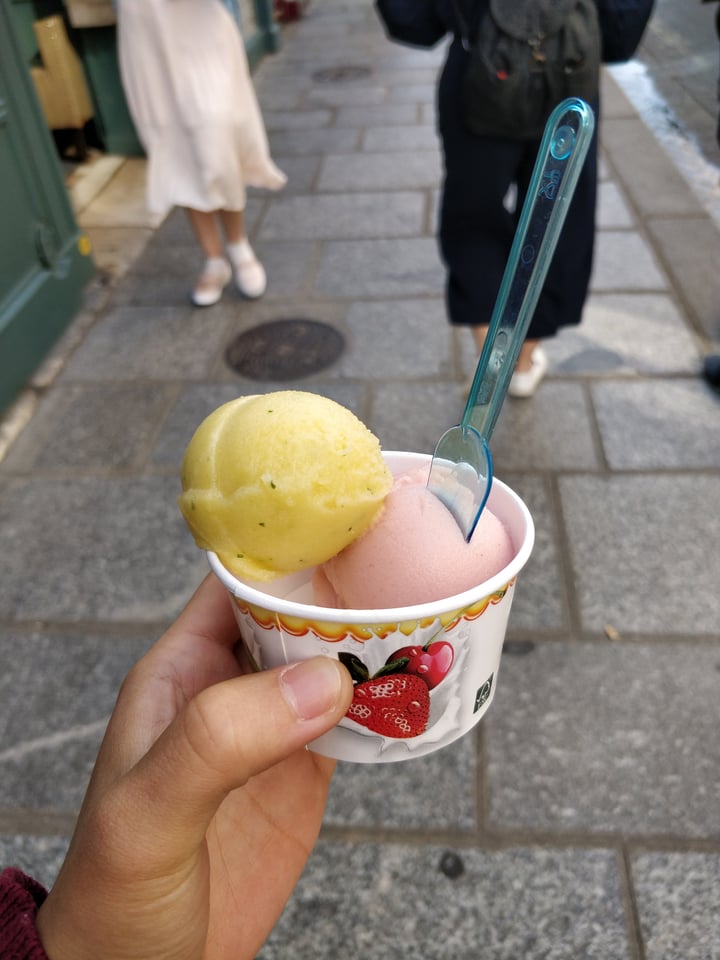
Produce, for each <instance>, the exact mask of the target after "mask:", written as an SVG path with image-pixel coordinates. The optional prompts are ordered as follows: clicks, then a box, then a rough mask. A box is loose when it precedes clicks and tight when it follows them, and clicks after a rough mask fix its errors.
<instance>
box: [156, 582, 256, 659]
mask: <svg viewBox="0 0 720 960" xmlns="http://www.w3.org/2000/svg"><path fill="white" fill-rule="evenodd" d="M186 637H191V638H192V640H193V642H194V643H197V641H198V640H206V641H210V642H211V643H215V644H220V645H222V646H226V647H230V648H232V647H233V646H234V645H235V643H237V639H238V628H237V624H236V622H235V617H234V616H233V612H232V605H231V601H230V598H229V596H228V593H227V590H226V589H225V587H224V586H223V585H222V584H221V583H220V581H219V580H218V578H217V577H216V576H215V574H214V573H209V574H208V575H207V576H206V577H205V579H204V580H203V582H202V583H201V584H200V586H199V587H198V588H197V590H196V591H195V593H194V594H193V595H192V597H191V598H190V600H189V602H188V604H187V606H186V607H185V609H184V610H183V611H182V613H181V614H180V616H179V617H178V618H177V620H176V621H175V623H174V624H173V625H172V626H171V627H170V629H169V630H168V631H167V633H166V634H165V635H164V636H163V637H162V639H161V640H160V641H159V642H158V644H157V647H158V648H161V649H164V648H165V647H166V646H170V645H174V644H176V643H177V642H178V640H181V641H182V642H184V640H183V638H186Z"/></svg>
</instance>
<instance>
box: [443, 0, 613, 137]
mask: <svg viewBox="0 0 720 960" xmlns="http://www.w3.org/2000/svg"><path fill="white" fill-rule="evenodd" d="M465 2H466V3H467V0H465ZM460 3H461V0H453V6H454V8H455V16H456V19H457V22H458V26H459V28H460V36H461V38H462V43H463V46H464V47H465V49H466V50H468V52H469V56H468V59H467V67H466V70H465V74H464V78H463V89H462V98H463V100H462V110H463V117H464V120H465V125H466V127H467V128H468V129H469V130H470V131H471V132H472V133H475V134H478V135H479V136H489V137H499V138H509V139H512V140H534V139H538V138H539V137H541V136H542V133H543V130H544V127H545V122H546V121H547V118H548V117H549V116H550V114H551V112H552V110H553V108H554V107H555V106H556V105H557V104H558V103H560V101H561V100H564V99H565V98H566V97H581V98H582V99H583V100H593V99H594V98H595V97H596V96H597V92H598V84H599V74H600V56H601V38H600V27H599V24H598V13H597V8H596V6H595V2H594V0H488V5H487V11H486V12H485V14H484V15H483V16H482V17H481V19H480V22H479V24H477V25H476V27H475V29H474V31H473V30H472V29H471V27H470V26H469V25H468V19H467V18H466V15H465V13H464V11H463V9H462V8H461V6H460ZM471 6H473V4H471Z"/></svg>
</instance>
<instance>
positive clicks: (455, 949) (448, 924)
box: [258, 842, 632, 960]
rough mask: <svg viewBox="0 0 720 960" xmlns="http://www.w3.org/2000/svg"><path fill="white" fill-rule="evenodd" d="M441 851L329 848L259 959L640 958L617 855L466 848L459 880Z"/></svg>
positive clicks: (320, 853) (320, 851)
mask: <svg viewBox="0 0 720 960" xmlns="http://www.w3.org/2000/svg"><path fill="white" fill-rule="evenodd" d="M444 852H445V851H444V849H443V848H442V847H436V846H423V847H421V848H414V847H410V846H404V845H402V844H401V843H400V844H398V843H397V842H394V843H385V844H363V843H354V844H350V843H330V842H322V843H320V845H319V846H318V847H317V848H316V850H315V852H314V853H313V855H312V857H311V859H310V863H309V866H308V869H307V871H306V873H305V874H304V875H303V877H302V879H301V881H300V884H299V885H298V888H297V890H296V892H295V894H294V896H293V897H292V899H291V900H290V903H289V905H288V907H287V909H286V911H285V913H284V915H283V917H282V918H281V920H280V924H279V926H278V927H277V928H276V930H275V931H274V933H273V934H272V935H271V937H270V939H269V940H268V942H267V944H266V945H265V946H264V947H263V949H262V950H261V951H260V953H259V954H258V960H276V958H277V960H280V958H285V957H287V956H288V953H287V950H288V944H292V955H293V957H298V958H302V960H306V958H307V960H309V958H314V960H325V958H327V960H331V958H332V960H335V958H337V957H340V956H348V957H361V956H362V957H372V958H377V960H380V958H385V957H395V956H399V957H407V958H408V960H410V958H413V960H415V958H417V960H420V958H422V960H446V958H447V957H453V958H454V960H477V958H478V957H482V958H483V960H518V958H520V957H542V958H543V960H578V958H579V957H583V958H587V960H607V958H608V957H612V958H613V960H631V958H632V954H631V953H630V952H629V950H628V946H627V941H626V931H625V917H624V915H623V907H622V901H621V891H620V881H619V876H618V865H617V861H616V857H615V854H614V853H613V852H612V851H607V850H540V849H523V848H519V849H514V850H501V851H496V852H487V851H480V850H475V849H463V850H460V851H457V852H458V853H459V855H460V857H461V858H462V863H463V867H464V870H463V873H462V874H461V875H460V876H459V877H457V878H456V879H451V878H450V877H447V876H445V875H444V874H443V873H442V872H441V871H440V869H439V863H440V860H441V857H442V856H443V853H444ZM340 877H342V878H344V882H338V880H339V878H340Z"/></svg>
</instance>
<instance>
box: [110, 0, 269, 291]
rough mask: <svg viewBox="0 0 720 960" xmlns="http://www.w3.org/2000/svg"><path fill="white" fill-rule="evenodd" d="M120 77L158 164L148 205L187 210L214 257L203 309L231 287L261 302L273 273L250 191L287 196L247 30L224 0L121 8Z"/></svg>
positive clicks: (161, 210)
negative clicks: (259, 246) (260, 250)
mask: <svg viewBox="0 0 720 960" xmlns="http://www.w3.org/2000/svg"><path fill="white" fill-rule="evenodd" d="M117 6H118V51H119V60H120V72H121V77H122V82H123V88H124V90H125V96H126V99H127V102H128V108H129V110H130V114H131V116H132V119H133V122H134V124H135V128H136V130H137V133H138V136H139V138H140V141H141V142H142V145H143V147H144V148H145V151H146V154H147V158H148V181H147V205H148V209H149V210H150V211H151V212H152V213H157V214H160V215H165V214H167V213H168V211H169V210H170V209H171V208H172V207H175V206H178V207H183V208H184V209H185V210H186V212H187V215H188V217H189V219H190V223H191V225H192V227H193V231H194V233H195V236H196V238H197V240H198V243H199V244H200V247H201V248H202V251H203V253H204V255H205V264H204V266H203V268H202V272H201V273H200V276H199V278H198V280H197V282H196V284H195V287H194V289H193V291H192V300H193V302H194V303H195V304H196V305H197V306H209V305H211V304H213V303H217V301H218V300H219V299H220V298H221V296H222V293H223V290H224V288H225V287H226V286H227V284H228V283H229V282H230V280H231V279H233V277H234V279H235V283H236V285H237V287H238V289H239V290H240V292H241V293H242V294H243V295H244V296H246V297H251V298H256V297H260V296H262V295H263V293H264V292H265V287H266V284H267V280H266V276H265V270H264V269H263V266H262V264H261V263H260V261H259V260H258V259H257V257H256V256H255V253H254V252H253V249H252V247H251V246H250V243H249V242H248V239H247V236H246V233H245V221H244V210H245V204H246V188H247V187H248V186H253V187H265V188H268V189H271V190H279V189H280V188H281V187H283V186H284V184H285V182H286V177H285V175H284V174H283V173H282V171H281V170H279V169H278V167H277V166H276V165H275V164H274V163H273V161H272V159H271V157H270V150H269V146H268V141H267V134H266V132H265V127H264V124H263V120H262V115H261V113H260V108H259V106H258V103H257V98H256V96H255V90H254V87H253V83H252V79H251V77H250V71H249V68H248V63H247V57H246V55H245V48H244V45H243V40H242V36H241V34H240V31H239V29H238V24H237V23H236V22H235V20H234V19H233V17H232V15H231V13H230V12H229V11H228V9H227V8H226V6H225V5H224V4H223V3H222V2H221V0H119V2H118V4H117Z"/></svg>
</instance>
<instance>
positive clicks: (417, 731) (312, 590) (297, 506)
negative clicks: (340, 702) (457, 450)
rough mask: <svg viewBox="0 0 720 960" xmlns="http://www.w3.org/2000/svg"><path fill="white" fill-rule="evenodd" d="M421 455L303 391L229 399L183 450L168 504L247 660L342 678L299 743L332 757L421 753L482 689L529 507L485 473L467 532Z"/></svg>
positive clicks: (478, 699)
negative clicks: (383, 443)
mask: <svg viewBox="0 0 720 960" xmlns="http://www.w3.org/2000/svg"><path fill="white" fill-rule="evenodd" d="M430 459H431V458H430V456H429V455H426V454H418V453H403V452H385V453H384V454H383V453H382V452H381V451H380V446H379V443H378V441H377V439H376V438H375V437H374V436H373V435H372V433H370V431H369V430H367V428H366V427H365V426H364V425H363V424H362V423H361V422H360V421H359V420H357V418H356V417H354V415H353V414H352V413H350V411H348V410H345V408H343V407H341V406H339V405H338V404H336V403H334V402H333V401H331V400H329V399H327V398H324V397H321V396H316V395H313V394H308V393H303V392H300V391H282V392H277V393H270V394H266V395H262V396H257V397H241V398H239V399H238V400H235V401H232V402H231V403H229V404H225V405H224V406H223V407H220V408H218V410H216V411H215V412H214V413H213V414H211V415H210V417H208V418H207V419H206V420H205V421H203V423H202V424H201V425H200V427H199V428H198V430H197V431H196V433H195V435H194V436H193V439H192V440H191V442H190V444H189V446H188V449H187V451H186V454H185V458H184V461H183V471H182V485H183V493H182V495H181V497H180V500H179V504H180V508H181V510H182V513H183V515H184V517H185V518H186V520H187V521H188V524H189V526H190V529H191V531H192V532H193V535H194V537H195V540H196V542H197V543H198V545H199V546H200V547H202V548H203V549H205V550H207V551H208V556H209V561H210V565H211V567H212V569H213V570H214V572H215V573H216V575H217V576H218V577H219V578H220V579H221V581H222V582H223V583H224V585H225V586H226V588H227V590H228V592H229V593H230V596H231V597H232V599H233V606H234V612H235V616H236V619H237V622H238V625H239V628H240V633H241V637H242V641H243V643H244V645H245V647H246V649H247V652H248V654H249V656H250V657H251V660H252V662H253V663H254V664H255V666H256V667H257V669H267V668H270V667H274V666H278V665H280V664H285V663H290V662H293V661H296V660H300V659H305V658H308V657H311V656H316V655H317V654H323V655H325V656H331V657H335V658H337V659H339V660H340V661H341V662H342V663H343V664H344V665H345V667H346V668H347V669H348V671H349V673H350V675H351V677H352V679H353V683H354V696H353V701H352V704H351V706H350V708H349V710H348V712H347V714H346V716H345V717H344V719H343V720H342V721H341V723H340V724H339V725H338V726H337V727H336V728H335V729H334V730H332V731H330V732H329V733H327V734H325V736H323V737H321V738H319V739H318V740H316V741H314V743H313V744H311V748H312V749H313V750H316V751H317V752H319V753H322V754H325V755H326V756H330V757H334V758H336V759H341V760H351V761H355V762H361V763H373V762H391V761H397V760H405V759H409V758H411V757H415V756H422V755H424V754H427V753H430V752H432V751H434V750H437V749H440V748H441V747H443V746H445V745H447V744H449V743H451V742H452V741H453V740H456V739H457V738H458V737H460V736H462V735H463V734H464V733H466V732H467V731H468V730H470V729H471V728H472V727H473V726H474V725H475V724H476V723H477V722H478V720H480V718H481V717H482V716H483V714H484V713H485V712H486V710H487V709H488V707H489V706H490V703H491V702H492V699H493V696H494V693H495V688H496V684H497V675H498V669H499V666H500V658H501V653H502V645H503V640H504V636H505V630H506V627H507V620H508V615H509V612H510V606H511V604H512V598H513V595H514V590H515V583H516V578H517V575H518V573H519V571H520V570H521V569H522V567H523V566H524V565H525V563H526V562H527V559H528V557H529V556H530V552H531V550H532V546H533V537H534V530H533V523H532V519H531V517H530V514H529V512H528V510H527V508H526V507H525V505H524V504H523V502H522V501H521V500H520V498H519V497H518V496H517V495H516V494H515V493H514V492H513V491H512V490H510V488H509V487H507V486H506V485H505V484H503V483H502V482H501V481H499V480H495V481H494V483H493V488H492V491H491V494H490V498H489V500H488V506H487V507H486V508H485V510H484V511H483V514H482V517H481V520H480V523H479V524H478V528H477V530H476V532H475V534H474V535H473V537H472V539H471V541H470V543H466V542H465V540H464V539H463V537H462V535H461V533H460V530H459V528H458V527H457V524H456V523H455V521H454V520H453V518H452V517H451V515H450V514H449V512H448V511H447V509H446V508H445V507H444V506H443V504H442V503H441V502H440V501H439V500H437V499H436V498H435V497H434V495H433V494H431V493H430V492H429V491H428V490H427V487H426V486H425V484H426V480H427V473H428V469H429V464H430Z"/></svg>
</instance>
